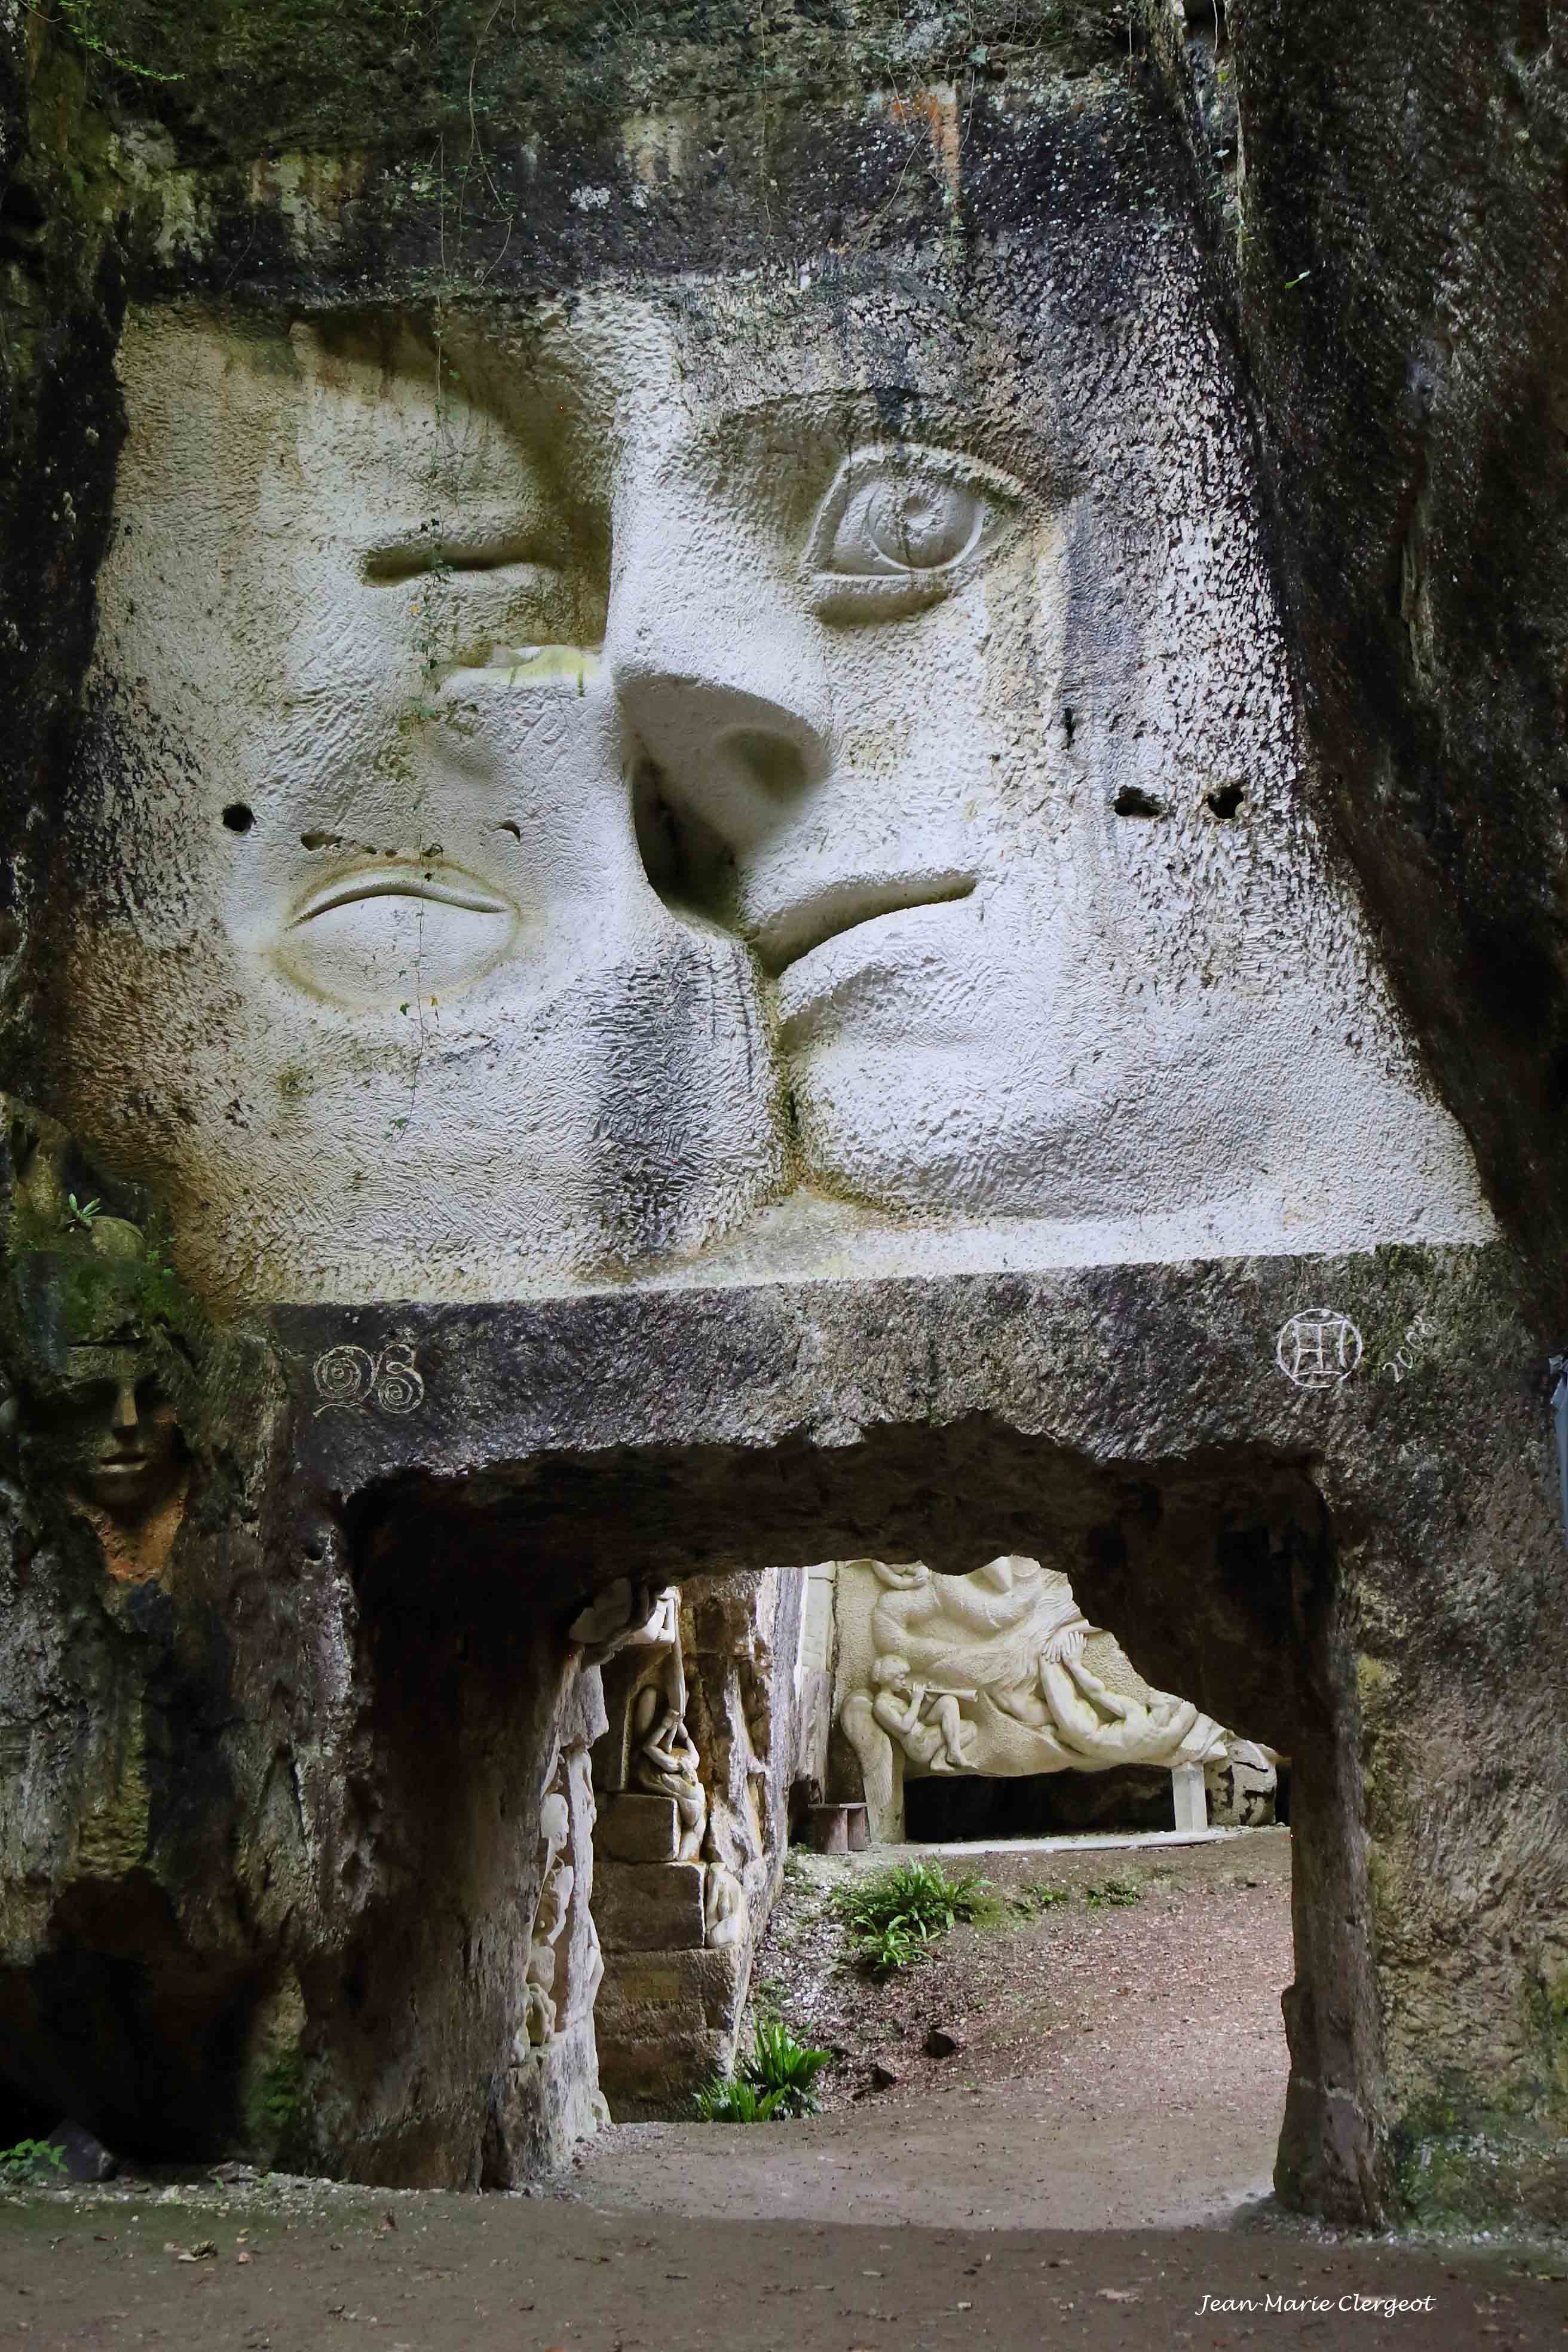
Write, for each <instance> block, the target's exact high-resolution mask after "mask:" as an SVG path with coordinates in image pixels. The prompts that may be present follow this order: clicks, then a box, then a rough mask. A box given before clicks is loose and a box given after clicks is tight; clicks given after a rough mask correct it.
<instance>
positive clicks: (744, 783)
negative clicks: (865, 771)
mask: <svg viewBox="0 0 1568 2352" xmlns="http://www.w3.org/2000/svg"><path fill="white" fill-rule="evenodd" d="M621 707H622V711H623V714H624V717H625V720H626V727H627V730H628V734H629V736H630V739H631V752H632V759H633V763H634V764H633V777H634V781H633V807H634V813H635V816H636V821H637V845H638V847H639V849H640V850H641V853H642V859H643V864H644V866H645V867H646V868H647V875H648V878H649V880H650V881H651V882H652V883H653V886H654V887H655V888H656V889H657V890H658V892H659V895H660V896H661V897H662V898H666V899H667V900H668V901H669V902H670V903H671V904H673V905H676V906H679V907H680V908H683V909H685V910H686V911H688V912H689V913H692V914H696V915H698V916H700V917H703V918H706V919H709V920H710V921H713V922H717V923H721V924H722V925H723V926H724V928H725V929H731V930H737V931H739V932H740V933H741V934H742V937H744V938H748V939H749V938H753V937H755V936H756V934H757V932H758V930H759V929H760V928H761V915H760V910H759V909H758V908H756V907H755V906H753V905H752V903H751V898H752V893H751V888H750V882H751V877H752V874H753V873H754V872H755V870H756V868H757V866H758V865H759V864H760V863H765V856H766V850H767V846H768V845H769V843H770V842H771V841H772V840H773V838H774V837H775V836H776V835H780V834H781V833H784V832H785V831H789V832H792V833H793V832H795V831H797V830H798V829H799V828H801V827H803V826H809V824H810V822H811V805H812V802H813V800H814V798H815V796H816V794H817V793H818V792H819V791H820V789H821V787H822V785H823V783H824V782H825V781H826V777H827V774H828V772H829V769H830V766H831V753H830V750H829V747H828V744H827V742H826V740H825V738H824V736H823V735H822V734H821V733H819V732H818V731H817V730H816V729H815V728H814V727H812V726H811V725H810V723H809V722H808V721H807V720H806V719H804V718H802V717H800V716H798V715H797V714H795V712H793V711H789V710H785V709H782V708H781V707H780V705H779V704H778V703H776V702H774V701H772V700H770V699H769V698H766V697H765V696H762V695H757V694H752V693H748V692H746V691H745V690H744V689H742V688H735V687H729V686H721V685H716V684H712V683H710V682H708V681H705V680H702V679H696V678H679V677H640V678H637V679H634V680H632V681H630V682H629V683H628V684H627V685H626V686H625V687H624V688H623V690H622V695H621Z"/></svg>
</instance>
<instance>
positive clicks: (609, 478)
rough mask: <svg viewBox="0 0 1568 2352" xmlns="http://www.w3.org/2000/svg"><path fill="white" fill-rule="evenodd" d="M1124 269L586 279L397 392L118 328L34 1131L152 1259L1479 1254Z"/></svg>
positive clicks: (310, 339) (217, 1277)
mask: <svg viewBox="0 0 1568 2352" xmlns="http://www.w3.org/2000/svg"><path fill="white" fill-rule="evenodd" d="M1126 236H1127V240H1128V242H1127V249H1126V252H1125V255H1124V257H1123V262H1122V266H1121V269H1120V272H1119V275H1118V277H1117V278H1116V281H1115V282H1114V284H1112V286H1111V287H1110V291H1109V293H1102V294H1100V295H1098V296H1095V297H1093V299H1090V296H1089V294H1086V293H1085V291H1084V289H1083V287H1082V286H1079V285H1077V284H1075V282H1074V277H1073V271H1074V266H1075V265H1074V264H1073V261H1072V257H1071V254H1070V252H1068V254H1067V256H1066V258H1065V259H1064V258H1063V257H1061V256H1059V255H1058V256H1057V257H1055V258H1052V257H1050V256H1047V255H1044V254H1039V255H1035V256H1033V257H1030V258H1029V259H1027V260H1026V261H1020V260H1018V259H1014V260H1013V261H1010V262H1008V263H1006V264H1005V265H1004V264H1003V263H1001V262H999V261H998V262H994V263H993V264H990V265H988V266H987V267H986V268H977V269H976V270H975V271H974V272H973V275H972V282H971V286H970V290H969V293H968V295H967V297H966V303H965V305H963V306H961V305H958V304H956V303H952V304H946V305H944V304H943V303H942V302H940V301H934V300H932V299H931V289H930V288H929V287H926V288H924V289H923V290H922V289H919V288H917V289H915V290H914V291H913V292H910V289H906V288H902V287H900V284H899V283H898V282H896V280H895V279H894V278H891V277H889V275H887V274H886V273H884V274H883V275H881V276H880V277H874V278H867V279H866V280H865V281H864V282H862V283H859V284H858V285H854V286H850V285H845V286H842V287H839V288H838V289H837V290H834V289H826V290H825V289H821V288H817V289H812V288H809V287H807V288H805V289H801V288H799V287H797V286H795V284H794V283H793V282H792V283H791V284H789V285H788V286H786V287H784V288H779V287H770V286H767V285H765V284H761V283H757V284H752V283H747V284H739V283H737V284H724V283H719V284H707V285H701V286H689V287H686V288H683V289H678V291H677V292H676V293H674V294H668V293H665V294H647V293H639V292H637V291H636V290H635V289H609V290H605V291H601V292H599V293H596V294H595V295H593V296H587V297H584V298H582V299H579V300H577V301H576V302H574V304H572V305H570V306H567V305H564V304H563V305H559V306H557V307H555V308H553V309H548V310H537V311H534V312H531V313H529V314H528V315H527V316H520V317H516V318H513V319H511V320H505V319H500V318H499V317H498V318H497V319H493V320H484V321H480V320H472V321H469V322H468V324H467V325H462V324H459V325H458V326H457V327H453V328H449V329H448V330H447V333H446V336H445V339H444V342H443V346H442V351H441V353H440V355H439V357H438V355H437V351H436V348H435V346H434V344H433V342H431V341H429V340H428V339H422V338H421V336H420V335H419V334H418V333H416V331H414V330H413V329H412V328H409V327H406V326H398V325H395V324H394V325H389V326H387V327H386V328H385V329H384V330H383V329H371V328H367V327H365V326H364V325H363V322H361V323H359V324H357V325H354V326H342V327H333V326H326V327H321V328H318V327H313V326H312V327H307V326H300V327H297V328H296V329H295V330H294V331H293V332H292V334H291V335H290V336H289V338H288V340H287V341H283V340H281V339H280V338H275V339H273V340H271V341H265V340H263V341H254V340H253V341H241V340H239V339H237V338H236V337H235V336H234V335H233V334H232V333H230V332H227V331H224V330H221V329H220V328H219V327H217V326H216V325H208V324H201V323H195V324H193V323H191V322H189V321H183V320H182V321H174V320H169V319H166V318H148V319H144V320H140V321H137V322H134V323H133V325H132V331H131V332H130V336H129V340H128V344H127V359H126V372H127V380H128V400H129V404H130V410H131V416H132V438H131V442H130V445H129V447H128V450H127V453H126V457H125V459H124V462H123V466H122V519H123V522H124V525H125V526H126V529H125V530H124V531H123V532H122V534H121V538H120V540H119V541H118V542H117V545H116V549H115V551H114V554H113V557H112V559H111V561H110V565H109V566H108V568H107V570H106V573H105V578H104V582H103V610H104V616H105V619H104V630H103V656H102V658H103V662H104V665H105V669H106V673H107V674H108V676H109V677H111V678H113V679H116V680H119V681H121V684H120V686H119V688H118V695H119V700H118V707H117V709H116V712H115V717H114V720H113V725H112V728H111V730H110V734H109V737H108V739H107V749H106V752H105V757H104V769H103V773H102V775H101V776H100V777H97V778H94V777H92V776H89V778H88V780H87V787H86V789H85V790H84V793H83V794H82V796H81V798H80V801H79V814H78V819H77V824H78V835H77V847H78V851H79V856H78V860H77V863H78V866H79V870H81V871H82V872H84V873H85V874H86V875H87V876H88V877H89V881H88V885H87V887H86V889H85V890H84V892H83V894H82V896H81V898H80V901H79V908H78V911H77V915H76V926H77V934H78V936H77V940H76V953H75V957H74V968H75V969H76V970H78V971H81V972H83V973H84V974H85V975H86V978H85V981H84V983H83V984H82V985H81V987H80V988H79V989H78V990H76V991H75V992H73V995H72V999H71V1002H70V1004H69V1007H68V1025H69V1030H70V1035H69V1038H68V1052H67V1065H68V1079H67V1090H68V1094H69V1096H70V1101H69V1104H68V1109H69V1112H70V1115H71V1117H72V1118H73V1119H74V1121H75V1123H76V1125H77V1126H78V1128H79V1130H80V1131H82V1132H84V1133H85V1134H87V1135H88V1136H89V1138H90V1139H92V1141H93V1143H94V1145H95V1147H96V1148H97V1149H98V1150H99V1151H100V1154H102V1155H103V1156H104V1157H105V1158H106V1160H108V1161H109V1162H110V1164H111V1165H112V1166H113V1167H114V1169H115V1170H116V1172H119V1173H122V1174H124V1175H127V1176H134V1177H136V1178H137V1179H138V1180H140V1181H144V1182H148V1183H150V1184H151V1185H152V1186H153V1189H154V1190H155V1191H156V1192H158V1194H159V1195H160V1196H161V1197H163V1199H165V1200H167V1201H169V1202H171V1205H173V1206H174V1209H175V1213H176V1217H177V1219H178V1220H179V1222H180V1223H181V1228H182V1232H183V1233H184V1234H187V1235H188V1236H189V1244H188V1245H189V1247H190V1249H191V1251H192V1255H193V1259H194V1260H195V1262H198V1263H201V1264H202V1265H203V1270H204V1272H205V1276H206V1277H207V1279H208V1280H209V1281H210V1282H211V1283H212V1284H214V1285H215V1286H217V1287H220V1288H227V1289H229V1290H231V1291H233V1292H235V1293H237V1294H238V1295H240V1296H258V1295H260V1296H268V1295H271V1296H293V1297H321V1296H326V1297H344V1298H352V1297H386V1296H400V1295H401V1296H416V1297H417V1296H426V1297H429V1296H461V1295H465V1294H467V1295H483V1294H489V1295H496V1296H502V1297H505V1296H516V1295H519V1294H521V1293H524V1292H527V1291H530V1290H537V1289H541V1288H550V1287H553V1286H560V1285H562V1284H563V1283H569V1282H573V1281H584V1280H588V1281H601V1280H605V1279H615V1280H619V1279H623V1278H624V1277H625V1276H626V1273H628V1272H633V1273H639V1274H641V1275H643V1276H653V1277H654V1278H668V1272H669V1270H670V1269H671V1268H672V1266H674V1265H678V1264H679V1261H680V1260H681V1259H682V1258H683V1257H689V1256H690V1255H692V1254H693V1253H694V1252H696V1251H697V1250H699V1249H700V1248H707V1249H708V1250H709V1252H710V1258H709V1260H708V1261H707V1262H708V1264H709V1265H714V1264H715V1261H714V1259H713V1257H712V1255H711V1253H712V1250H713V1245H714V1244H716V1243H717V1242H719V1241H720V1240H721V1237H722V1236H724V1235H726V1234H740V1233H742V1231H743V1230H744V1229H746V1228H747V1227H748V1226H752V1227H754V1226H756V1223H757V1220H758V1219H759V1218H760V1217H762V1216H763V1213H764V1212H765V1211H767V1210H768V1208H769V1207H770V1204H776V1203H784V1208H783V1210H782V1213H780V1212H778V1211H776V1210H775V1213H774V1214H773V1217H772V1218H771V1219H769V1220H767V1221H766V1222H765V1223H763V1225H762V1226H761V1227H760V1228H759V1229H758V1237H757V1239H756V1240H755V1241H754V1242H752V1241H749V1242H748V1243H747V1244H745V1248H746V1249H747V1250H749V1251H750V1252H751V1253H752V1255H751V1257H750V1258H743V1257H742V1255H740V1254H737V1255H736V1266H737V1268H738V1269H740V1270H742V1271H745V1270H746V1269H748V1268H749V1269H750V1270H752V1271H763V1272H766V1271H770V1270H773V1271H810V1270H813V1269H814V1268H816V1269H819V1268H823V1267H826V1268H828V1269H830V1270H834V1271H856V1270H862V1269H863V1270H866V1271H881V1270H885V1269H887V1268H889V1267H898V1268H903V1267H906V1266H914V1267H918V1266H921V1265H931V1266H932V1267H936V1266H942V1265H995V1264H998V1263H1004V1264H1014V1263H1016V1264H1038V1263H1051V1262H1056V1261H1059V1260H1061V1259H1064V1258H1065V1259H1074V1258H1076V1259H1079V1260H1081V1259H1084V1258H1093V1257H1116V1256H1128V1255H1145V1256H1163V1255H1219V1254H1223V1253H1225V1252H1226V1251H1227V1250H1270V1249H1272V1250H1279V1249H1291V1250H1300V1249H1308V1248H1331V1247H1332V1248H1342V1247H1351V1246H1358V1245H1364V1244H1367V1243H1368V1242H1370V1241H1372V1240H1375V1239H1388V1238H1395V1237H1412V1238H1415V1237H1419V1238H1423V1239H1428V1240H1431V1239H1438V1238H1465V1237H1479V1235H1480V1234H1482V1233H1484V1232H1485V1230H1486V1224H1485V1219H1484V1215H1483V1213H1482V1212H1481V1211H1480V1210H1479V1207H1478V1205H1477V1195H1476V1192H1475V1186H1474V1181H1473V1175H1472V1171H1471V1169H1470V1164H1469V1161H1468V1154H1467V1152H1466V1150H1465V1148H1464V1146H1463V1143H1462V1140H1461V1139H1460V1138H1459V1136H1458V1130H1457V1129H1455V1128H1454V1126H1453V1124H1452V1122H1451V1121H1450V1120H1448V1118H1447V1115H1446V1114H1445V1113H1443V1112H1442V1111H1441V1110H1439V1109H1437V1108H1436V1107H1435V1106H1434V1105H1433V1104H1431V1103H1430V1102H1429V1101H1428V1100H1427V1099H1426V1097H1425V1096H1424V1094H1423V1092H1422V1090H1421V1087H1420V1086H1419V1083H1418V1080H1417V1078H1416V1075H1415V1070H1414V1067H1413V1066H1412V1064H1411V1062H1410V1059H1409V1056H1408V1055H1407V1054H1406V1053H1405V1048H1404V1046H1403V1045H1402V1043H1401V1040H1400V1036H1399V1033H1398V1031H1397V1028H1396V1026H1395V1024H1394V1017H1393V1015H1392V1013H1391V1012H1390V1009H1389V1007H1388V1005H1387V1003H1386V1001H1385V998H1384V992H1383V990H1382V987H1381V983H1380V982H1379V981H1378V979H1377V977H1376V972H1375V967H1374V964H1373V958H1372V952H1371V948H1370V943H1369V941H1368V940H1367V937H1366V935H1365V932H1364V929H1363V926H1362V923H1361V920H1360V918H1359V916H1358V914H1357V912H1356V910H1355V908H1354V907H1353V905H1352V902H1351V901H1350V900H1349V899H1348V898H1347V897H1346V896H1345V895H1344V893H1343V891H1342V889H1341V888H1340V887H1339V885H1338V884H1337V882H1336V881H1335V880H1334V878H1333V877H1332V875H1331V872H1330V870H1329V868H1328V866H1327V865H1326V863H1325V860H1324V858H1323V856H1322V854H1321V850H1320V848H1319V846H1318V845H1317V843H1316V840H1315V837H1314V835H1313V834H1312V831H1311V828H1310V823H1309V821H1308V818H1307V815H1306V813H1305V808H1304V804H1303V800H1302V793H1301V781H1300V772H1299V771H1300V761H1299V756H1298V750H1297V742H1296V735H1295V726H1294V719H1293V716H1292V706H1291V698H1290V692H1289V679H1288V677H1287V674H1286V668H1285V661H1284V653H1283V641H1282V635H1281V632H1280V629H1279V623H1278V619H1277V616H1276V614H1275V609H1274V604H1273V600H1272V596H1271V593H1270V590H1269V586H1268V578H1267V574H1266V572H1265V568H1264V563H1263V557H1262V551H1261V535H1260V531H1259V528H1258V520H1257V515H1256V510H1255V501H1254V498H1253V493H1252V488H1251V483H1250V478H1249V473H1248V466H1247V456H1246V441H1245V434H1244V430H1243V426H1242V422H1241V419H1240V416H1239V414H1238V412H1237V404H1236V401H1235V398H1234V395H1233V394H1232V392H1231V389H1230V386H1229V384H1228V382H1227V381H1226V377H1225V375H1224V373H1223V370H1222V369H1221V367H1220V364H1219V362H1218V359H1217V355H1216V353H1217V347H1216V346H1215V343H1214V340H1213V337H1212V335H1211V334H1210V332H1209V330H1208V328H1207V324H1206V320H1205V316H1204V313H1203V310H1202V308H1201V304H1200V301H1199V297H1198V292H1197V289H1196V286H1195V281H1194V275H1193V269H1192V265H1191V263H1190V259H1189V258H1188V257H1187V255H1186V250H1185V247H1184V246H1183V245H1181V243H1180V241H1179V240H1173V239H1172V238H1170V237H1169V236H1166V237H1164V238H1163V239H1162V237H1161V236H1160V235H1159V234H1158V233H1157V232H1156V231H1155V230H1154V229H1150V228H1143V227H1139V226H1137V225H1136V224H1132V225H1130V226H1128V227H1127V230H1126ZM1053 269H1055V270H1058V272H1059V279H1058V278H1053V277H1052V271H1053ZM131 680H134V681H135V684H134V686H132V685H130V684H128V683H126V682H127V681H131ZM127 816H129V820H130V821H129V823H127V822H126V819H127ZM128 903H132V904H134V905H135V906H136V908H137V922H136V925H135V926H134V928H132V927H131V926H129V925H128V924H127V923H126V922H125V921H124V919H123V917H122V914H121V909H122V908H123V907H124V906H125V905H126V904H128ZM150 1085H151V1086H153V1089H154V1091H155V1092H156V1093H157V1094H159V1095H160V1096H162V1097H167V1098H168V1102H169V1104H170V1106H171V1108H173V1109H174V1111H175V1112H176V1113H177V1116H175V1117H173V1118H157V1119H149V1118H147V1117H146V1116H145V1115H144V1113H143V1112H142V1111H141V1110H139V1109H137V1108H136V1106H137V1105H139V1104H142V1103H144V1101H145V1099H146V1094H147V1089H148V1087H149V1086H150ZM723 1264H724V1262H723V1259H722V1257H720V1258H719V1260H718V1261H717V1265H716V1271H717V1272H718V1273H719V1275H720V1276H722V1274H723Z"/></svg>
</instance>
